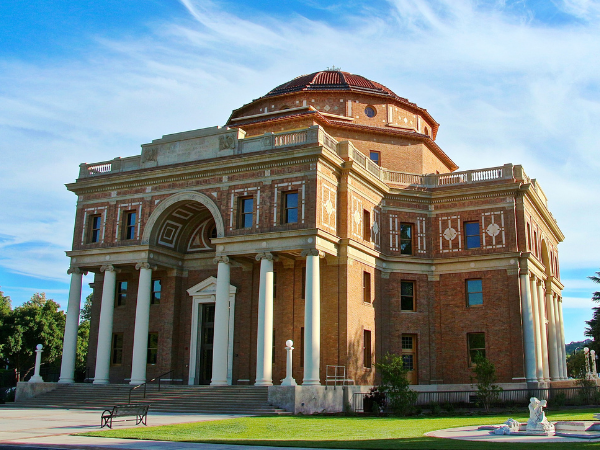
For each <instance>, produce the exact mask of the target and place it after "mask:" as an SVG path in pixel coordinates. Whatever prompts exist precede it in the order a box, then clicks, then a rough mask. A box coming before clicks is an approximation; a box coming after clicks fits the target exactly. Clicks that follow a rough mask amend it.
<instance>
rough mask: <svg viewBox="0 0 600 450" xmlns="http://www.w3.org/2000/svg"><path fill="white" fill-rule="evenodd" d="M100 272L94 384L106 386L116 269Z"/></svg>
mask: <svg viewBox="0 0 600 450" xmlns="http://www.w3.org/2000/svg"><path fill="white" fill-rule="evenodd" d="M100 272H104V283H103V284H102V303H101V304H100V325H99V326H98V348H97V350H96V373H95V374H94V384H108V379H109V371H110V345H111V342H112V329H113V312H114V307H115V288H116V285H117V269H115V268H114V266H112V265H106V266H102V267H100Z"/></svg>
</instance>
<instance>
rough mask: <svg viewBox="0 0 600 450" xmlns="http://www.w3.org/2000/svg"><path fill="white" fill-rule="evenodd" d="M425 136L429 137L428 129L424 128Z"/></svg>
mask: <svg viewBox="0 0 600 450" xmlns="http://www.w3.org/2000/svg"><path fill="white" fill-rule="evenodd" d="M425 134H426V135H427V136H429V128H427V127H425Z"/></svg>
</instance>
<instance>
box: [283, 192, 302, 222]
mask: <svg viewBox="0 0 600 450" xmlns="http://www.w3.org/2000/svg"><path fill="white" fill-rule="evenodd" d="M282 216H283V223H298V192H284V193H283V214H282Z"/></svg>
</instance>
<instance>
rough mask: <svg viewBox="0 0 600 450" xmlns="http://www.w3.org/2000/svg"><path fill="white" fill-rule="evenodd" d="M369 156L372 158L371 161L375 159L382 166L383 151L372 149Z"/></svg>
mask: <svg viewBox="0 0 600 450" xmlns="http://www.w3.org/2000/svg"><path fill="white" fill-rule="evenodd" d="M369 158H371V161H373V162H374V163H375V164H377V165H378V166H381V153H380V152H375V151H373V150H371V151H370V152H369Z"/></svg>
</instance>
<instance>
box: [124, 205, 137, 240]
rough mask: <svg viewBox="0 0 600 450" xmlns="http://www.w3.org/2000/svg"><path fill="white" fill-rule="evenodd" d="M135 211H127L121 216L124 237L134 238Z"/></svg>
mask: <svg viewBox="0 0 600 450" xmlns="http://www.w3.org/2000/svg"><path fill="white" fill-rule="evenodd" d="M135 219H136V212H135V211H127V212H126V213H125V216H124V217H123V231H124V239H135Z"/></svg>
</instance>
